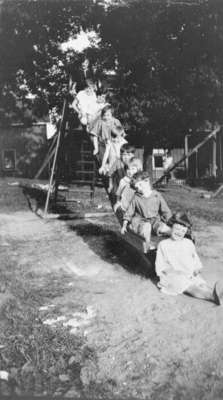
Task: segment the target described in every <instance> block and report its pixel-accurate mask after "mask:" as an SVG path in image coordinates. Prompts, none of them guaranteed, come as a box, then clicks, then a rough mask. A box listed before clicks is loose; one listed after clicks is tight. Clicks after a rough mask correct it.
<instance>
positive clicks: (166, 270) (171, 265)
mask: <svg viewBox="0 0 223 400" xmlns="http://www.w3.org/2000/svg"><path fill="white" fill-rule="evenodd" d="M169 223H170V224H171V225H172V229H171V236H170V238H168V239H165V240H162V241H161V242H160V243H159V245H158V249H157V256H156V273H157V275H158V277H159V279H160V281H159V283H158V287H159V288H160V289H161V291H162V292H163V293H166V294H170V295H177V294H181V293H185V294H189V295H191V296H193V297H196V298H199V299H204V300H210V301H213V302H215V303H216V304H218V305H220V304H222V302H223V285H222V283H220V282H216V284H215V286H214V288H211V287H209V286H208V284H207V282H206V281H205V280H204V279H203V278H202V277H201V275H200V271H201V269H202V264H201V261H200V259H199V257H198V255H197V252H196V249H195V246H194V243H193V242H192V240H190V239H187V238H186V237H185V235H186V234H187V233H188V229H191V226H192V223H191V221H190V219H189V217H188V215H187V214H186V213H183V212H178V213H176V214H174V215H173V217H172V218H171V219H170V221H169Z"/></svg>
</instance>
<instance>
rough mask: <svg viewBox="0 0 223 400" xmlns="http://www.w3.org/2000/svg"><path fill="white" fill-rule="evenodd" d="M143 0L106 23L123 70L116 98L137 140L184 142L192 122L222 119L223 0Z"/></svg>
mask: <svg viewBox="0 0 223 400" xmlns="http://www.w3.org/2000/svg"><path fill="white" fill-rule="evenodd" d="M169 4H170V5H169V6H168V3H167V2H153V3H150V4H149V3H148V1H146V0H139V1H137V2H136V1H134V2H130V3H128V5H127V6H126V4H125V5H122V6H119V7H111V9H110V10H108V12H107V14H106V17H105V18H104V21H103V23H102V24H101V30H100V33H101V37H102V42H103V46H104V51H106V50H107V53H108V55H107V57H108V58H109V57H110V64H111V65H112V64H113V67H114V68H115V69H116V71H117V81H116V88H117V90H116V96H115V97H116V103H117V109H118V110H119V112H120V115H121V116H122V117H123V120H124V121H126V125H127V127H128V128H129V129H130V132H131V135H132V136H134V140H136V141H141V142H143V143H144V144H145V143H148V144H149V145H151V146H154V145H157V146H158V145H173V144H174V145H179V144H180V142H181V144H182V138H183V136H184V135H185V133H187V132H188V129H195V128H197V127H200V126H202V125H203V124H204V123H205V121H206V120H208V121H210V122H211V123H212V124H213V123H214V122H215V121H218V122H219V123H221V121H222V115H223V113H222V111H223V110H222V105H223V102H222V100H223V97H222V96H223V92H222V82H223V75H222V73H223V58H222V52H221V48H222V45H223V26H222V23H221V21H222V17H223V5H222V3H221V2H220V1H213V2H180V1H179V2H169Z"/></svg>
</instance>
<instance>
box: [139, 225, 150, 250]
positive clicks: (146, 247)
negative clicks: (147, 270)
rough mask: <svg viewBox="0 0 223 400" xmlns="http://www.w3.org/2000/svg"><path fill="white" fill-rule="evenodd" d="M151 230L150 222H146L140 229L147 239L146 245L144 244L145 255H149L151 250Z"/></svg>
mask: <svg viewBox="0 0 223 400" xmlns="http://www.w3.org/2000/svg"><path fill="white" fill-rule="evenodd" d="M151 230H152V226H151V224H150V222H145V223H144V224H143V226H142V228H141V229H140V234H141V235H142V236H143V237H144V238H145V243H144V249H143V251H144V253H147V252H148V251H149V249H150V239H151Z"/></svg>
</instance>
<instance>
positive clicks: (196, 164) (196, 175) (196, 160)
mask: <svg viewBox="0 0 223 400" xmlns="http://www.w3.org/2000/svg"><path fill="white" fill-rule="evenodd" d="M195 178H196V179H198V178H199V174H198V151H197V150H196V151H195Z"/></svg>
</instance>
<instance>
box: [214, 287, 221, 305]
mask: <svg viewBox="0 0 223 400" xmlns="http://www.w3.org/2000/svg"><path fill="white" fill-rule="evenodd" d="M213 295H214V300H215V303H216V304H217V305H218V306H221V305H222V304H223V282H221V281H218V282H216V283H215V286H214V291H213Z"/></svg>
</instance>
